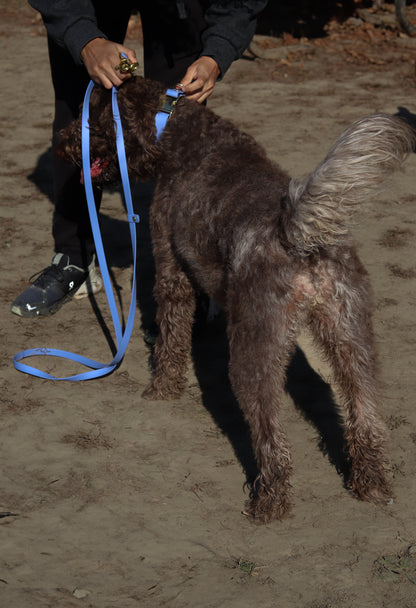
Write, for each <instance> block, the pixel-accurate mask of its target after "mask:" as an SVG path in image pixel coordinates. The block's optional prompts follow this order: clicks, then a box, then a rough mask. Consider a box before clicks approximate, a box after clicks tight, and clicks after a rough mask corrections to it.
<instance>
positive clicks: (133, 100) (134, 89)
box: [118, 77, 163, 179]
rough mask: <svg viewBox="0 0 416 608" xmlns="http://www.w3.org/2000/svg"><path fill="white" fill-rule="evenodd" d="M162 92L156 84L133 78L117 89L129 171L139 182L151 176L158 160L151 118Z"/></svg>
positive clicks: (157, 146) (152, 118) (159, 151)
mask: <svg viewBox="0 0 416 608" xmlns="http://www.w3.org/2000/svg"><path fill="white" fill-rule="evenodd" d="M162 92H163V85H161V84H160V83H158V82H154V81H151V80H147V79H144V78H141V77H135V78H132V79H131V80H129V81H127V82H126V83H125V84H124V85H123V86H122V87H120V90H119V93H118V105H119V109H120V116H121V122H122V125H123V136H124V144H125V148H126V156H127V164H128V167H129V172H130V174H131V175H132V176H135V177H137V178H140V179H151V178H153V177H155V173H156V170H157V165H158V163H159V161H160V158H161V154H162V150H161V148H160V146H159V145H158V144H157V143H156V124H155V117H156V113H157V111H158V106H159V98H160V95H161V94H162Z"/></svg>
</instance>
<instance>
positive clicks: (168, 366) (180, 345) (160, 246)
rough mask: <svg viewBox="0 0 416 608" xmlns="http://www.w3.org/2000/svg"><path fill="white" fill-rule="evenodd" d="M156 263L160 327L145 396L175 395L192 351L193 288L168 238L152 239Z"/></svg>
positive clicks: (178, 393)
mask: <svg viewBox="0 0 416 608" xmlns="http://www.w3.org/2000/svg"><path fill="white" fill-rule="evenodd" d="M154 250H155V263H156V285H155V291H154V293H155V298H156V302H157V307H158V308H157V315H156V322H157V325H158V328H159V334H158V338H157V340H156V345H155V350H154V363H155V369H154V374H153V377H152V380H151V382H150V384H149V386H148V387H147V388H146V389H145V390H144V392H143V397H145V398H147V399H175V398H177V397H179V396H180V395H181V394H182V393H183V390H184V388H185V386H186V371H187V366H188V360H189V357H190V352H191V341H192V324H193V320H194V312H195V292H194V289H193V287H192V285H191V283H190V281H189V279H188V277H187V276H186V274H185V273H184V272H183V270H182V269H181V267H180V266H179V264H178V263H177V261H176V259H175V257H174V256H173V254H172V252H171V249H170V243H169V241H168V239H163V238H158V239H155V243H154Z"/></svg>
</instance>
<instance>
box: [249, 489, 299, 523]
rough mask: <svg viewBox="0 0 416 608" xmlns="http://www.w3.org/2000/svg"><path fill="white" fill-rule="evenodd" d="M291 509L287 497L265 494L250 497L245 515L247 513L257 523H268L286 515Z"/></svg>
mask: <svg viewBox="0 0 416 608" xmlns="http://www.w3.org/2000/svg"><path fill="white" fill-rule="evenodd" d="M290 510H291V504H290V501H289V499H288V498H287V497H282V496H281V497H279V498H278V499H276V497H275V496H270V495H268V494H263V495H259V496H256V497H254V498H252V499H250V500H249V501H248V502H247V503H246V506H245V509H244V511H243V515H246V516H247V517H249V518H250V519H251V521H252V522H253V523H255V524H268V523H270V522H271V521H274V520H276V519H277V520H280V519H283V518H284V517H286V516H287V515H288V514H289V513H290Z"/></svg>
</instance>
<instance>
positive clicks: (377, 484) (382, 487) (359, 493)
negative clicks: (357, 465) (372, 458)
mask: <svg viewBox="0 0 416 608" xmlns="http://www.w3.org/2000/svg"><path fill="white" fill-rule="evenodd" d="M348 488H349V489H350V490H351V492H352V493H353V495H354V496H355V497H356V498H358V499H359V500H364V501H366V502H372V503H374V504H382V505H383V504H384V505H386V504H391V503H392V502H393V498H394V496H393V490H392V488H391V485H390V483H389V482H388V481H387V479H386V476H385V474H384V471H378V474H377V475H375V476H374V477H368V474H365V472H364V473H363V474H360V472H357V471H356V472H353V474H352V475H351V478H350V480H349V483H348Z"/></svg>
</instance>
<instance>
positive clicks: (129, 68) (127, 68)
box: [114, 53, 139, 75]
mask: <svg viewBox="0 0 416 608" xmlns="http://www.w3.org/2000/svg"><path fill="white" fill-rule="evenodd" d="M138 67H139V64H138V62H137V61H135V62H133V61H130V59H129V58H128V57H127V55H126V54H125V53H120V63H119V64H118V65H115V66H114V69H115V70H116V72H117V71H118V72H121V73H122V74H132V75H134V73H135V71H136V70H137V68H138Z"/></svg>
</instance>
